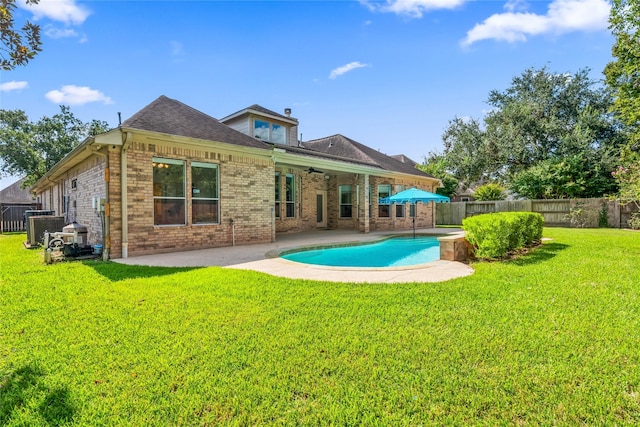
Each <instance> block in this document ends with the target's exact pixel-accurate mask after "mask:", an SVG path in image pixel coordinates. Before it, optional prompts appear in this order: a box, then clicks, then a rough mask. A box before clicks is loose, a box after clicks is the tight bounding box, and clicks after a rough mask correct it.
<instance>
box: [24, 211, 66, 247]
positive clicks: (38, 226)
mask: <svg viewBox="0 0 640 427" xmlns="http://www.w3.org/2000/svg"><path fill="white" fill-rule="evenodd" d="M28 222H29V226H28V227H27V229H28V231H27V242H28V243H29V245H30V246H36V245H39V244H41V243H42V242H43V241H44V232H45V231H48V232H50V233H54V232H56V231H62V228H63V227H64V217H63V216H31V217H29V220H28Z"/></svg>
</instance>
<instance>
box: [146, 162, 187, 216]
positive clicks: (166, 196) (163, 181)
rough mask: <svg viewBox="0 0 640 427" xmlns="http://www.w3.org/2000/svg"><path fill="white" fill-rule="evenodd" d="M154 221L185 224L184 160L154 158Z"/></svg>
mask: <svg viewBox="0 0 640 427" xmlns="http://www.w3.org/2000/svg"><path fill="white" fill-rule="evenodd" d="M152 164H153V223H154V224H155V225H185V224H186V209H185V207H186V202H187V200H186V197H185V193H186V192H185V181H186V180H185V165H184V161H182V160H173V159H162V158H159V157H154V158H153V163H152Z"/></svg>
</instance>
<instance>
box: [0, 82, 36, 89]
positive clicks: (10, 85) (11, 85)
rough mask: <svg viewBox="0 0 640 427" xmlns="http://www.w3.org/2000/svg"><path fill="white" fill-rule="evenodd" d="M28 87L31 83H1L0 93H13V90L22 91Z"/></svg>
mask: <svg viewBox="0 0 640 427" xmlns="http://www.w3.org/2000/svg"><path fill="white" fill-rule="evenodd" d="M26 87H29V83H27V82H17V81H15V80H14V81H10V82H4V83H0V92H11V91H12V90H21V89H24V88H26Z"/></svg>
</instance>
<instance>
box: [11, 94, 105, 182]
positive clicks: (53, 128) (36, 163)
mask: <svg viewBox="0 0 640 427" xmlns="http://www.w3.org/2000/svg"><path fill="white" fill-rule="evenodd" d="M108 128H109V125H108V124H107V123H106V122H104V121H98V120H92V121H91V122H89V123H84V122H82V121H81V120H80V119H78V118H76V117H75V116H74V115H73V113H71V110H70V109H69V107H67V106H63V105H61V106H60V112H59V113H58V114H55V115H54V116H52V117H42V118H41V119H40V120H39V121H37V122H35V123H33V122H31V121H30V120H29V118H28V117H27V115H26V114H25V112H24V111H21V110H0V159H1V161H2V165H3V169H2V172H3V173H5V174H7V175H20V176H24V177H26V179H25V185H27V186H28V185H32V184H33V183H35V182H36V181H37V180H38V179H39V178H40V177H41V176H42V175H44V174H45V173H46V172H47V171H48V170H49V169H51V168H52V167H53V166H54V165H55V164H56V163H58V162H59V161H60V160H62V158H63V157H64V156H65V155H66V154H67V153H69V152H70V151H71V150H72V149H73V148H74V147H75V146H76V145H78V143H80V141H82V140H83V139H84V138H85V137H86V136H89V135H96V134H98V133H102V132H105V131H106V130H107V129H108Z"/></svg>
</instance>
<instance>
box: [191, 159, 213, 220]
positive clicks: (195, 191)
mask: <svg viewBox="0 0 640 427" xmlns="http://www.w3.org/2000/svg"><path fill="white" fill-rule="evenodd" d="M218 189H219V185H218V165H214V164H211V163H199V162H192V163H191V198H192V200H191V221H192V223H193V224H218V223H220V197H219V194H218Z"/></svg>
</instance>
